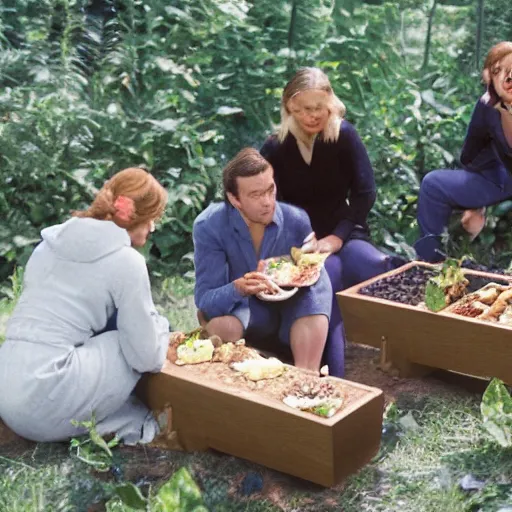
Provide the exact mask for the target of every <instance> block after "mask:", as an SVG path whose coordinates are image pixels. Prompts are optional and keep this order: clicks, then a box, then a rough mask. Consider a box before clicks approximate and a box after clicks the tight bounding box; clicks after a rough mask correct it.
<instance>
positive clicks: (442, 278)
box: [431, 258, 466, 288]
mask: <svg viewBox="0 0 512 512" xmlns="http://www.w3.org/2000/svg"><path fill="white" fill-rule="evenodd" d="M462 261H463V259H460V260H457V259H454V258H447V259H446V260H445V261H444V262H443V264H442V266H441V270H440V272H439V274H438V275H437V276H436V277H433V278H431V281H432V282H433V283H435V284H437V285H438V286H439V287H440V288H448V287H449V286H453V285H454V284H458V283H462V282H464V281H465V279H466V277H465V276H464V271H463V269H462V268H461V264H462Z"/></svg>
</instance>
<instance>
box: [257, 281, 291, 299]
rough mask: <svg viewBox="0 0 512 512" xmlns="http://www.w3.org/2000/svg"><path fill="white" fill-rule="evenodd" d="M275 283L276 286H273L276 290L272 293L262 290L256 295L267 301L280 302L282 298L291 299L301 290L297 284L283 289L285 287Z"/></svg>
mask: <svg viewBox="0 0 512 512" xmlns="http://www.w3.org/2000/svg"><path fill="white" fill-rule="evenodd" d="M273 284H274V286H275V287H274V286H272V288H273V290H274V291H273V292H272V293H270V292H260V293H258V294H257V295H256V297H258V299H260V300H264V301H267V302H280V301H282V300H288V299H290V298H291V297H293V296H294V295H295V294H296V293H297V292H298V291H299V288H298V287H297V286H295V287H293V288H290V289H283V288H281V287H279V286H277V285H276V284H275V283H273Z"/></svg>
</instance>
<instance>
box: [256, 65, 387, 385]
mask: <svg viewBox="0 0 512 512" xmlns="http://www.w3.org/2000/svg"><path fill="white" fill-rule="evenodd" d="M344 114H345V106H344V105H343V103H342V102H341V101H340V100H339V99H338V98H337V97H336V96H335V94H334V93H333V90H332V88H331V84H330V83H329V79H328V78H327V76H326V75H325V74H324V73H323V72H322V71H321V70H320V69H317V68H302V69H300V70H299V71H298V72H297V73H296V75H295V76H294V77H293V78H292V79H291V80H290V82H289V83H288V84H287V85H286V87H285V89H284V92H283V97H282V101H281V127H280V129H279V132H278V134H276V135H273V136H271V137H270V138H269V139H267V141H266V142H265V144H264V145H263V147H262V148H261V154H262V155H263V156H264V157H265V158H266V159H267V160H268V161H269V162H270V163H271V164H272V167H273V168H274V173H275V174H274V179H275V181H276V184H277V194H278V199H280V200H281V201H284V202H287V203H291V204H294V205H296V206H299V207H301V208H303V209H304V210H306V212H307V213H308V214H309V217H310V219H311V224H312V226H313V230H314V232H315V235H316V237H315V238H314V239H313V240H312V241H311V242H310V243H308V244H306V245H307V247H305V248H306V249H308V250H316V251H319V252H330V253H332V254H331V256H329V258H328V259H327V261H326V270H327V272H328V274H329V277H330V279H331V284H332V287H333V291H334V292H338V291H340V290H342V289H344V288H348V287H350V286H352V285H354V284H357V283H359V282H361V281H364V280H366V279H369V278H371V277H373V276H375V275H377V274H380V273H382V272H385V271H387V270H391V269H392V268H394V267H395V266H396V260H395V259H394V258H390V257H388V256H386V255H385V254H383V253H382V252H380V251H379V250H377V249H376V248H375V247H374V246H373V245H372V244H371V243H370V241H369V233H368V225H367V216H368V213H369V211H370V209H371V208H372V206H373V203H374V201H375V195H376V193H375V180H374V176H373V169H372V165H371V163H370V160H369V158H368V154H367V152H366V149H365V147H364V145H363V143H362V141H361V139H360V138H359V136H358V134H357V132H356V130H355V128H354V127H353V126H352V125H351V124H350V123H348V122H347V121H345V120H344V119H343V116H344ZM325 356H326V362H327V364H328V365H329V372H330V374H331V375H334V376H338V377H341V376H343V373H344V333H343V325H342V319H341V315H340V311H339V308H338V304H337V302H336V297H335V296H333V309H332V314H331V322H330V325H329V336H328V339H327V344H326V354H325Z"/></svg>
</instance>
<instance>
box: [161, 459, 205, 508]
mask: <svg viewBox="0 0 512 512" xmlns="http://www.w3.org/2000/svg"><path fill="white" fill-rule="evenodd" d="M151 510H152V511H154V512H181V511H184V510H187V511H190V512H208V509H207V508H206V507H205V506H204V502H203V498H202V496H201V491H200V489H199V487H198V486H197V484H196V483H195V482H194V479H193V478H192V476H191V475H190V473H189V472H188V470H187V468H185V467H183V468H181V469H179V470H178V471H176V473H174V475H173V476H172V477H171V478H170V480H169V481H168V482H166V483H165V484H164V485H162V487H160V489H159V490H158V493H157V495H156V498H155V502H154V503H153V504H152V508H151Z"/></svg>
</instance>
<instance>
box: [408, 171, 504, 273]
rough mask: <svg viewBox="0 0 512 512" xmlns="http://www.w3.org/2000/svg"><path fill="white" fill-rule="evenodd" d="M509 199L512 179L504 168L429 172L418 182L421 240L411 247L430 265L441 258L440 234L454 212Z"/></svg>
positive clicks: (442, 257)
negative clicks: (478, 170)
mask: <svg viewBox="0 0 512 512" xmlns="http://www.w3.org/2000/svg"><path fill="white" fill-rule="evenodd" d="M511 196H512V176H511V175H510V174H509V173H508V172H507V170H506V169H505V168H504V167H498V168H496V169H489V170H485V171H481V172H473V171H466V170H462V169H459V170H438V171H432V172H429V173H428V174H427V175H426V176H425V177H424V178H423V181H422V183H421V187H420V193H419V198H418V224H419V227H420V232H421V238H420V239H419V240H417V241H416V243H415V244H414V248H415V249H416V252H417V254H418V256H419V257H420V258H421V259H423V260H425V261H429V262H431V263H437V262H439V261H442V260H443V259H444V254H443V253H442V250H441V248H442V244H441V235H442V234H443V231H445V229H446V228H447V226H448V222H449V220H450V215H451V214H452V211H453V210H454V209H462V210H468V209H476V208H481V207H483V206H490V205H492V204H496V203H499V202H501V201H504V200H505V199H508V198H510V197H511Z"/></svg>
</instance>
